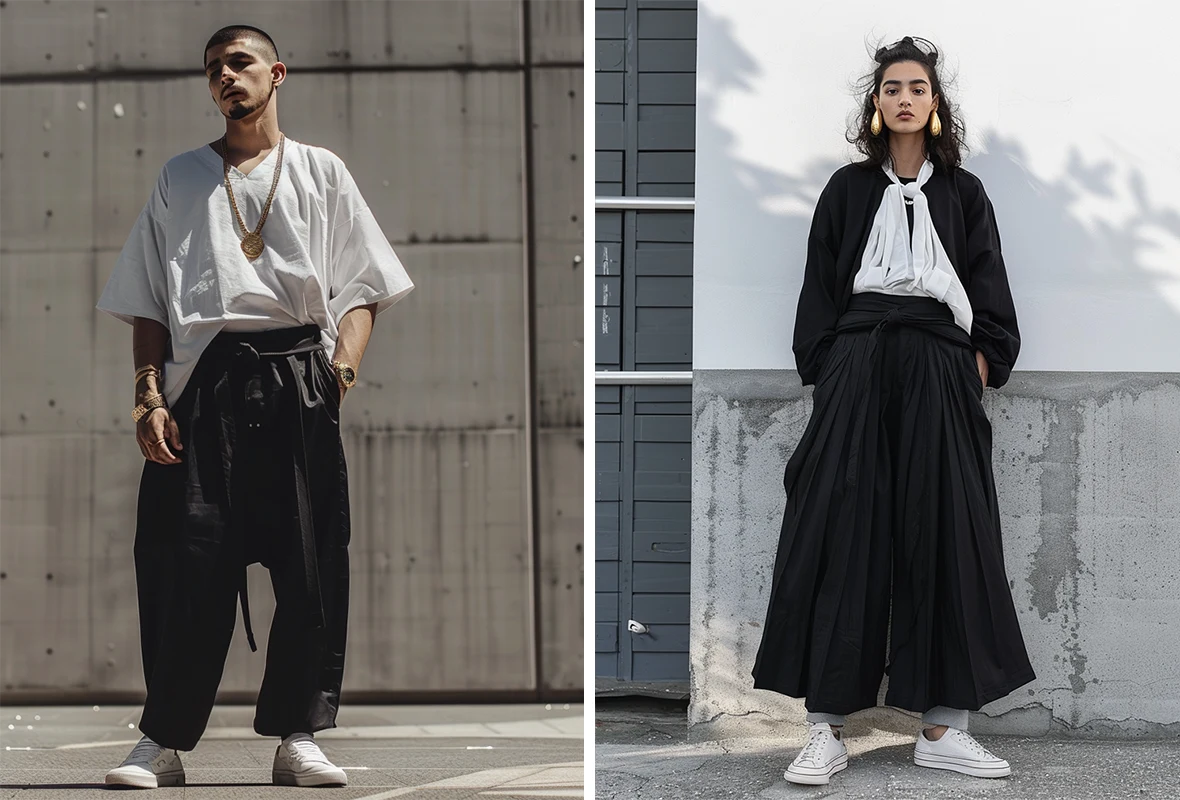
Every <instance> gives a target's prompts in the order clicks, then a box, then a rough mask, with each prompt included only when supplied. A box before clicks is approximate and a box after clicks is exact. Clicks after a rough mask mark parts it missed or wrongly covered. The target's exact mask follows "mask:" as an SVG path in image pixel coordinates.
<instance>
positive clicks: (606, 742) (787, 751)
mask: <svg viewBox="0 0 1180 800" xmlns="http://www.w3.org/2000/svg"><path fill="white" fill-rule="evenodd" d="M685 709H686V704H685V703H684V702H670V701H656V700H642V699H632V700H629V701H620V700H617V699H610V700H603V699H599V700H597V701H596V712H595V765H594V781H595V784H594V788H595V797H597V798H600V799H601V800H610V799H611V798H617V799H618V800H632V798H634V799H635V800H681V798H757V799H758V800H807V799H808V798H819V797H825V798H839V799H840V800H862V799H863V800H869V798H871V799H872V800H882V799H884V798H898V799H899V800H900V799H902V798H904V799H905V800H934V799H935V798H937V799H938V800H942V799H943V798H972V799H975V798H979V799H983V798H986V799H987V800H1017V798H1019V799H1020V800H1025V799H1026V798H1027V799H1029V800H1031V799H1032V798H1037V799H1038V800H1040V799H1041V798H1043V799H1044V800H1072V799H1073V798H1077V799H1078V800H1091V799H1092V798H1093V799H1094V800H1098V798H1104V799H1105V798H1111V799H1112V800H1113V799H1114V798H1118V800H1124V799H1125V798H1137V799H1139V798H1152V799H1153V800H1156V799H1158V800H1164V799H1166V800H1178V799H1180V766H1178V765H1180V740H1178V739H1170V740H1155V741H1134V742H1127V741H1117V742H1116V741H1092V740H1091V741H1084V740H1078V739H1027V738H1018V737H1005V736H979V737H978V738H979V740H980V741H981V742H982V743H983V744H984V746H985V747H988V748H989V749H991V750H992V751H993V752H995V753H996V754H997V755H999V756H1001V757H1002V758H1005V759H1007V760H1008V761H1009V762H1010V763H1011V764H1012V775H1011V776H1010V777H1008V778H1002V779H986V778H972V777H968V776H966V775H959V774H958V773H952V772H943V771H939V770H931V769H925V768H922V767H916V766H914V764H913V761H912V759H913V747H914V737H913V736H912V735H904V734H899V733H897V732H894V731H882V730H876V729H873V728H870V727H868V726H867V725H864V724H860V725H858V724H857V720H856V718H855V717H853V718H852V719H850V720H849V726H848V727H849V735H848V736H847V738H846V741H847V743H848V750H849V755H850V760H849V766H848V769H846V770H845V771H844V772H841V773H840V774H838V775H837V776H836V777H834V778H833V779H832V782H831V783H829V784H828V785H827V786H816V787H805V786H797V785H795V784H789V783H787V782H786V781H785V780H784V779H783V776H782V773H783V770H784V769H785V768H786V766H787V764H789V763H790V761H791V759H793V758H794V757H795V755H796V753H797V752H798V748H799V747H800V746H801V745H802V741H803V739H802V736H801V735H800V734H797V733H792V734H786V735H784V736H783V737H782V738H779V739H774V740H771V739H762V738H758V739H749V738H746V739H729V740H722V741H714V742H694V741H690V740H689V737H688V732H687V724H686V710H685Z"/></svg>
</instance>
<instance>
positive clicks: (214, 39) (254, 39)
mask: <svg viewBox="0 0 1180 800" xmlns="http://www.w3.org/2000/svg"><path fill="white" fill-rule="evenodd" d="M236 39H245V40H247V41H249V42H250V43H251V44H254V45H256V46H257V47H258V49H259V50H261V51H262V55H263V56H265V57H266V58H268V59H270V63H272V64H273V63H275V62H276V61H278V60H279V49H278V48H277V47H275V40H274V39H272V38H270V34H268V33H267V32H266V31H264V30H262V29H261V28H254V27H251V26H250V25H229V26H227V27H225V28H222V29H221V30H219V31H218V32H217V33H215V34H213V35H212V36H211V37H210V38H209V41H208V42H207V43H206V44H205V49H204V50H203V51H202V52H201V67H202V68H204V66H205V64H206V63H207V62H206V61H205V56H207V55H208V54H209V48H210V47H214V46H216V45H219V44H225V43H227V42H232V41H234V40H236Z"/></svg>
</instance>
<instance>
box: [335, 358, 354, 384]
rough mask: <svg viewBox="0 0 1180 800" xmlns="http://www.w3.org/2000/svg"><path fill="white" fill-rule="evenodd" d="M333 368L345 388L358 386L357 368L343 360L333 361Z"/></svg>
mask: <svg viewBox="0 0 1180 800" xmlns="http://www.w3.org/2000/svg"><path fill="white" fill-rule="evenodd" d="M332 369H333V370H335V372H336V377H337V378H338V379H339V380H340V383H341V385H342V386H344V388H345V389H351V388H352V387H353V386H356V370H355V369H353V368H352V367H350V366H349V365H348V364H345V363H344V362H343V361H333V362H332Z"/></svg>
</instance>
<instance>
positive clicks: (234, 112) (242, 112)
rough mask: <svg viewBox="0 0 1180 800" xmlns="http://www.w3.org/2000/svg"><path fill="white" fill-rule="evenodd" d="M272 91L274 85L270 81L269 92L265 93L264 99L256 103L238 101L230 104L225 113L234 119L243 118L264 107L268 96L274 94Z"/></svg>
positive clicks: (273, 90) (267, 101) (268, 98)
mask: <svg viewBox="0 0 1180 800" xmlns="http://www.w3.org/2000/svg"><path fill="white" fill-rule="evenodd" d="M274 93H275V86H274V84H273V83H272V84H271V85H270V93H269V94H267V95H266V99H265V100H263V101H261V102H258V103H254V104H250V103H246V102H242V103H238V104H236V105H233V106H231V107H230V109H229V111H227V112H225V115H226V116H227V117H229V118H230V119H232V120H235V121H236V120H239V119H245V118H246V117H248V116H250V115H251V114H253V113H254V112H255V111H257V110H258V109H260V108H262V107H264V106H265V105H266V104H267V103H269V102H270V98H271V96H272V95H274Z"/></svg>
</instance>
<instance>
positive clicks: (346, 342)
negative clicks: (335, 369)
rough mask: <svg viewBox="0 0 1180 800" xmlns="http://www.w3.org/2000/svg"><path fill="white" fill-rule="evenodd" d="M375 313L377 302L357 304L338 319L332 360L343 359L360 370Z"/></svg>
mask: <svg viewBox="0 0 1180 800" xmlns="http://www.w3.org/2000/svg"><path fill="white" fill-rule="evenodd" d="M376 313H377V304H376V303H371V304H369V305H367V306H357V307H356V308H354V309H352V310H351V311H349V312H348V313H347V314H345V315H344V318H343V319H342V320H340V336H339V338H337V340H336V352H334V353H332V360H333V361H343V362H344V363H345V364H348V365H349V366H350V367H352V368H353V369H355V370H356V371H357V372H358V373H359V372H360V366H361V358H363V357H364V355H365V348H366V347H368V346H369V336H370V335H372V333H373V319H374V317H375V316H376Z"/></svg>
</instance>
